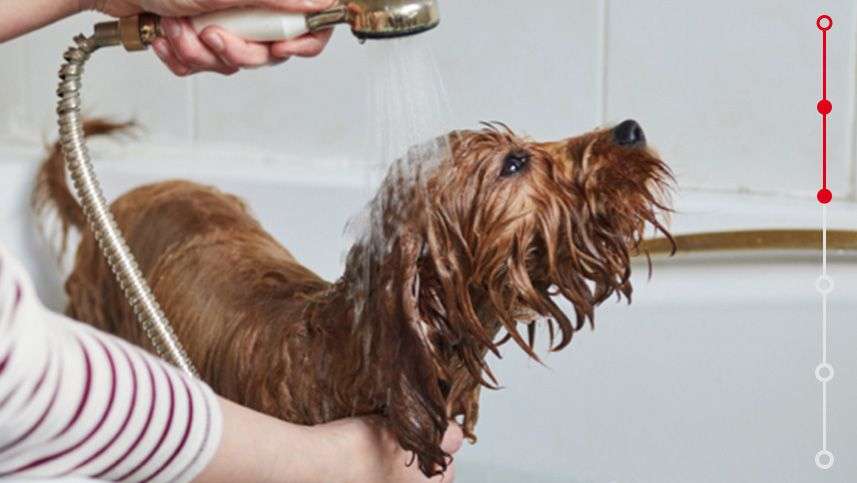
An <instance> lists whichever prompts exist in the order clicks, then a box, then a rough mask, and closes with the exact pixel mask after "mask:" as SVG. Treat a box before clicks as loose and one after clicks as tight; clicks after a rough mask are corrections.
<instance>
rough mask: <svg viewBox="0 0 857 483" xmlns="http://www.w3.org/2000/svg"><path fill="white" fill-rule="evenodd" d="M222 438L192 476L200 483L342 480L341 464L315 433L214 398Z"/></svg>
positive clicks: (295, 482)
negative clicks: (203, 465)
mask: <svg viewBox="0 0 857 483" xmlns="http://www.w3.org/2000/svg"><path fill="white" fill-rule="evenodd" d="M219 401H220V411H221V413H222V414H223V436H222V437H221V440H220V446H219V447H218V449H217V452H216V453H215V456H214V459H213V460H212V461H211V462H210V463H209V465H208V466H207V467H206V468H205V469H204V470H203V472H202V473H201V474H200V475H199V476H198V477H197V479H196V481H205V482H214V483H217V482H232V481H256V482H288V483H292V482H294V483H298V482H317V481H342V479H341V478H340V476H341V475H336V474H335V473H334V471H336V469H337V468H336V467H337V465H338V464H341V461H337V460H338V458H337V457H336V455H335V454H334V449H333V448H332V447H331V445H328V444H325V442H324V440H321V439H320V438H319V430H318V428H309V427H306V426H299V425H296V424H290V423H287V422H284V421H281V420H278V419H275V418H273V417H270V416H266V415H264V414H261V413H257V412H255V411H251V410H249V409H247V408H244V407H242V406H239V405H237V404H235V403H232V402H230V401H228V400H226V399H223V398H219Z"/></svg>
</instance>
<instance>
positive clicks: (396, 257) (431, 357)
mask: <svg viewBox="0 0 857 483" xmlns="http://www.w3.org/2000/svg"><path fill="white" fill-rule="evenodd" d="M423 245H424V242H423V240H422V238H421V237H419V236H417V235H416V234H414V233H405V234H402V235H400V236H399V237H398V238H397V240H396V242H395V243H394V245H393V247H392V252H391V254H390V256H388V257H387V259H386V261H385V264H384V265H385V266H384V268H383V270H385V271H389V272H388V274H387V275H389V277H388V278H387V277H385V280H386V281H387V283H386V284H385V287H384V288H383V291H384V292H385V298H386V300H384V301H383V305H384V306H385V307H386V308H387V309H388V311H387V312H388V316H389V319H388V320H390V321H397V322H398V323H395V326H394V327H391V329H392V330H398V331H399V334H397V337H396V338H395V339H394V340H396V341H397V344H395V346H396V347H394V348H393V350H394V351H397V352H399V354H397V355H398V357H394V358H392V359H390V360H392V361H397V363H399V364H402V367H399V368H398V370H394V371H390V373H389V374H390V375H391V377H392V378H393V380H391V381H390V386H389V387H391V389H392V391H391V394H390V400H389V405H388V407H387V410H386V414H387V417H388V418H389V419H390V422H391V425H392V429H393V431H394V432H395V433H396V436H397V437H398V440H399V443H400V444H401V446H402V447H403V448H404V449H406V450H409V451H413V452H414V454H415V456H416V457H417V459H418V460H419V466H420V469H421V470H422V471H423V473H424V474H426V475H432V474H435V473H436V472H437V471H438V470H445V469H446V467H447V464H448V463H449V455H448V454H446V453H445V452H444V451H443V450H441V448H440V444H441V441H442V440H443V434H444V433H445V432H446V428H447V425H448V415H447V414H446V400H445V397H444V394H443V391H442V390H441V387H440V381H441V380H442V379H445V378H446V375H445V374H444V369H443V366H442V365H441V364H440V363H439V362H440V360H439V359H438V357H439V356H438V354H437V352H436V349H437V348H436V347H434V345H433V342H432V339H433V335H434V334H433V332H434V329H433V328H432V326H431V324H430V321H429V320H427V319H426V317H425V314H424V311H423V309H424V307H421V306H420V305H421V304H420V301H421V291H422V289H423V288H424V287H423V285H422V282H423V276H424V271H425V270H426V267H425V265H424V263H422V262H421V258H422V255H423ZM401 322H404V323H401Z"/></svg>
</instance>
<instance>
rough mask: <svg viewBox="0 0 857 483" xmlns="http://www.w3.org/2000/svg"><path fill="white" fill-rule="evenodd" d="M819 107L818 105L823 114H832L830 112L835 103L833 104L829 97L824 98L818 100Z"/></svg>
mask: <svg viewBox="0 0 857 483" xmlns="http://www.w3.org/2000/svg"><path fill="white" fill-rule="evenodd" d="M817 107H818V112H819V113H820V114H821V115H822V116H826V115H828V114H830V112H831V111H832V110H833V104H831V103H830V101H828V100H827V99H822V100H820V101H818V106H817Z"/></svg>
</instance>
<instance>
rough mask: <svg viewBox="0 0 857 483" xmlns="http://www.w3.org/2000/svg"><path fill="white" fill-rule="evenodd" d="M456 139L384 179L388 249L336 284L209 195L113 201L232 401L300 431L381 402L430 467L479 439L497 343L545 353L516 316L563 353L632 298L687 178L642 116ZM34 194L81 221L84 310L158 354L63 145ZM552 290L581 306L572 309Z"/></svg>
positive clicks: (164, 186) (140, 193)
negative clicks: (95, 232) (658, 148)
mask: <svg viewBox="0 0 857 483" xmlns="http://www.w3.org/2000/svg"><path fill="white" fill-rule="evenodd" d="M88 128H89V131H90V134H92V133H104V132H109V131H111V130H112V129H114V126H111V125H107V124H104V123H91V124H90V125H89V126H88ZM449 145H450V149H451V156H449V158H448V159H444V160H443V161H441V162H440V164H438V165H437V166H436V167H434V168H433V169H431V170H429V171H427V172H426V176H425V177H424V179H423V180H422V181H420V182H413V180H409V179H408V178H407V177H403V176H391V177H389V178H388V180H387V182H386V184H385V185H384V186H383V187H382V191H381V195H379V197H378V198H377V199H376V201H375V205H374V207H373V209H374V210H375V211H376V213H379V214H380V215H381V223H380V228H378V231H377V232H376V233H375V235H374V236H375V237H376V238H378V237H380V238H381V241H382V242H383V246H384V247H386V248H385V249H383V250H380V251H379V250H377V249H372V248H371V247H369V246H368V243H369V242H368V240H369V239H370V238H371V237H370V238H366V239H364V241H363V242H358V243H357V244H356V245H355V246H354V247H353V248H352V250H351V252H350V254H349V257H348V260H347V266H346V270H345V274H344V275H343V276H342V278H340V279H339V280H338V281H336V282H334V283H330V282H327V281H325V280H322V279H321V278H319V277H318V276H317V275H315V274H314V273H313V272H311V271H310V270H309V269H307V268H306V267H304V266H303V265H301V264H300V263H299V262H298V261H297V260H295V259H294V257H292V255H291V254H290V253H289V252H288V251H287V250H286V249H285V248H283V247H282V246H281V245H280V244H278V243H277V241H276V240H274V239H273V238H271V236H270V235H269V234H268V233H266V232H265V231H264V230H263V229H262V227H261V226H260V225H259V223H258V222H257V221H256V220H254V219H253V218H252V217H251V216H250V215H249V214H248V213H247V210H246V208H245V206H244V204H242V202H241V201H240V200H239V199H238V198H236V197H234V196H231V195H227V194H223V193H221V192H219V191H217V190H216V189H214V188H210V187H206V186H200V185H198V184H194V183H190V182H186V181H172V182H164V183H157V184H153V185H149V186H144V187H141V188H138V189H136V190H133V191H131V192H129V193H127V194H125V195H123V196H122V197H121V198H119V199H118V200H116V202H115V203H114V204H113V213H114V214H115V217H116V220H117V221H118V223H119V225H120V227H121V228H122V230H123V232H124V233H125V235H126V237H127V239H128V242H129V245H130V247H131V249H132V251H133V252H134V253H135V254H136V256H137V257H138V260H139V263H140V266H141V268H142V270H143V273H144V274H146V276H147V278H148V280H149V282H150V283H151V285H152V288H153V290H154V292H155V294H156V295H157V297H158V299H159V301H160V303H161V305H162V306H163V308H164V310H165V312H166V313H167V314H168V316H169V317H170V319H171V321H172V322H173V324H174V328H175V332H176V334H177V335H178V337H179V339H180V340H181V341H182V342H183V343H184V344H185V347H186V349H187V351H188V354H189V355H190V358H191V359H192V360H193V362H194V364H195V365H196V367H197V368H198V369H199V371H200V374H201V375H202V377H203V379H204V380H205V381H206V382H208V383H209V384H210V385H211V386H212V387H213V388H214V390H215V391H216V392H217V393H219V394H220V395H222V396H224V397H227V398H229V399H231V400H233V401H236V402H238V403H240V404H242V405H245V406H248V407H250V408H253V409H256V410H259V411H262V412H265V413H268V414H271V415H274V416H277V417H279V418H282V419H285V420H287V421H292V422H296V423H301V424H318V423H323V422H326V421H330V420H334V419H338V418H343V417H347V416H353V415H366V414H383V415H384V416H385V417H386V418H387V421H389V425H390V428H391V429H392V430H393V431H394V433H395V434H396V436H397V437H398V440H399V442H400V443H401V445H402V447H403V448H405V449H407V450H410V451H413V452H414V453H415V455H416V456H417V458H418V460H419V465H420V468H421V470H422V471H423V472H424V473H425V474H426V475H432V474H435V473H437V472H439V471H441V470H443V469H445V468H446V465H447V463H448V455H446V454H444V453H443V451H442V450H441V449H440V441H441V437H442V435H443V433H444V431H445V430H446V427H447V421H448V420H449V419H450V418H456V419H458V420H459V422H460V423H461V424H462V428H463V430H464V432H465V434H466V435H467V436H468V437H470V438H474V433H473V430H474V426H475V424H476V420H477V412H478V406H479V390H480V387H481V386H482V385H488V386H490V384H489V382H488V381H487V379H490V380H492V381H494V378H493V375H492V374H491V372H490V370H489V368H488V367H487V366H486V364H485V362H484V358H485V355H486V353H487V351H494V352H497V351H498V346H499V345H500V344H502V343H503V342H505V341H507V340H509V339H510V338H511V339H514V340H515V341H516V342H517V344H518V345H520V346H521V347H522V348H523V349H524V350H525V351H527V352H528V353H529V354H530V355H531V356H533V357H536V356H535V354H534V353H533V349H532V347H533V340H534V334H535V333H534V329H535V324H533V323H530V324H529V325H527V337H526V339H525V337H524V336H522V335H521V334H520V333H519V332H518V325H519V320H520V319H522V318H534V317H536V316H537V317H538V318H545V319H547V320H548V326H549V328H550V338H551V344H552V347H553V348H554V349H555V350H559V349H562V348H563V347H565V346H566V345H567V344H568V343H569V342H570V341H571V338H572V334H573V333H574V331H576V330H578V329H580V328H581V327H582V326H583V325H584V324H585V322H586V320H587V319H588V320H589V321H590V322H591V321H592V320H593V310H594V308H595V306H597V305H598V304H600V303H601V302H602V301H604V300H605V299H607V298H608V297H610V296H611V294H617V295H618V296H619V297H620V298H621V297H622V296H625V297H626V298H628V299H630V296H631V284H630V282H629V277H630V275H631V268H630V261H629V258H630V253H631V251H632V250H633V249H635V248H636V247H637V245H638V243H639V242H640V240H641V239H642V236H643V232H644V229H645V227H646V226H647V224H650V225H652V226H654V227H655V228H656V229H657V230H659V231H661V232H663V233H664V234H666V235H667V236H669V235H668V233H667V231H666V230H665V229H664V227H663V226H662V225H661V223H660V222H659V220H658V217H657V215H658V214H659V212H666V211H668V209H667V207H666V199H667V190H668V188H669V185H670V184H671V180H672V177H671V175H670V172H669V170H668V168H667V167H666V166H665V165H664V164H663V163H662V162H661V161H660V159H658V157H657V156H656V155H655V154H654V153H653V152H652V151H651V150H650V149H649V148H648V147H647V146H646V142H645V137H644V135H643V131H642V130H641V129H640V127H639V125H637V123H636V122H634V121H626V122H623V123H622V124H620V125H619V126H617V127H615V128H613V129H604V130H598V131H594V132H591V133H589V134H585V135H583V136H578V137H573V138H570V139H567V140H564V141H560V142H553V143H536V142H532V141H530V140H527V139H521V138H519V137H517V136H515V135H514V134H513V133H512V132H511V131H510V130H508V129H507V128H505V127H502V128H498V127H494V126H490V127H489V128H488V129H485V130H483V131H480V132H472V131H465V132H455V133H452V134H451V135H450V137H449ZM394 171H395V170H394ZM409 183H410V184H409ZM392 192H396V193H398V194H399V198H401V199H397V200H396V203H391V202H390V200H391V198H390V196H386V195H385V194H387V195H388V194H390V193H392ZM35 200H36V204H37V207H38V208H40V210H42V211H43V210H44V209H45V208H47V207H51V206H53V207H55V208H56V209H57V211H58V212H59V214H60V218H61V220H62V221H63V224H64V226H65V227H68V226H76V227H78V228H81V229H82V231H83V232H84V236H83V241H82V243H81V245H80V247H79V249H78V252H77V259H76V264H75V268H74V271H73V273H72V274H71V276H70V277H69V279H68V281H67V283H66V290H67V292H68V295H69V298H70V303H69V308H68V313H69V315H71V316H72V317H75V318H77V319H80V320H83V321H87V322H89V323H92V324H93V325H95V326H97V327H98V328H101V329H104V330H107V331H109V332H112V333H114V334H117V335H119V336H121V337H123V338H125V339H127V340H129V341H132V342H134V343H136V344H139V345H141V346H143V347H149V343H148V341H147V339H146V337H145V335H144V334H143V333H142V331H141V330H140V328H139V327H138V325H137V323H136V322H135V320H134V316H133V314H132V313H131V311H130V309H129V307H128V304H127V303H126V301H125V300H124V299H123V297H122V294H121V292H120V291H119V288H118V287H117V284H116V283H115V281H114V278H113V275H112V274H111V273H110V270H109V269H108V267H107V265H106V263H105V262H104V261H103V260H102V258H101V255H100V253H99V250H98V247H97V244H96V242H95V241H94V240H93V237H92V236H91V234H90V233H89V231H88V230H86V229H85V228H83V227H82V224H83V218H82V216H81V215H80V210H79V208H78V207H77V205H76V203H75V201H74V199H73V198H72V197H71V195H70V194H69V192H68V190H67V187H66V184H65V177H64V171H63V162H62V159H61V155H60V154H59V151H58V150H55V151H54V152H53V154H52V156H51V158H50V159H49V160H48V161H47V162H46V163H45V165H44V166H43V168H42V170H41V172H40V175H39V183H38V188H37V192H36V197H35ZM367 283H368V285H367ZM556 296H561V297H564V298H565V299H567V300H568V301H570V302H571V304H572V305H573V307H574V310H575V312H576V314H575V315H574V316H573V317H572V319H574V321H572V320H570V318H569V316H567V315H566V314H565V313H564V312H563V311H562V310H561V309H560V308H559V307H558V306H557V304H556V302H555V301H554V298H555V297H556ZM555 328H558V330H559V338H558V341H556V344H554V341H553V339H554V332H555ZM501 331H503V332H505V334H506V337H504V338H502V339H500V340H498V336H499V335H500V334H499V333H500V332H501ZM486 376H487V379H486Z"/></svg>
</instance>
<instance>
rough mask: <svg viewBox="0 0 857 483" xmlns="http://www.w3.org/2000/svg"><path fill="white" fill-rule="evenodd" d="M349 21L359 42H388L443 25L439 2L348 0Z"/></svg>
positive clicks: (435, 0) (432, 0)
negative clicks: (385, 40) (382, 40)
mask: <svg viewBox="0 0 857 483" xmlns="http://www.w3.org/2000/svg"><path fill="white" fill-rule="evenodd" d="M343 5H344V7H345V9H346V12H347V13H346V16H347V21H348V23H349V24H351V31H352V32H353V33H354V35H355V36H356V37H357V38H360V39H389V38H396V37H404V36H408V35H415V34H418V33H421V32H425V31H427V30H431V29H433V28H435V27H437V25H438V24H439V23H440V10H439V9H438V6H437V0H345V1H344V2H343Z"/></svg>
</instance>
